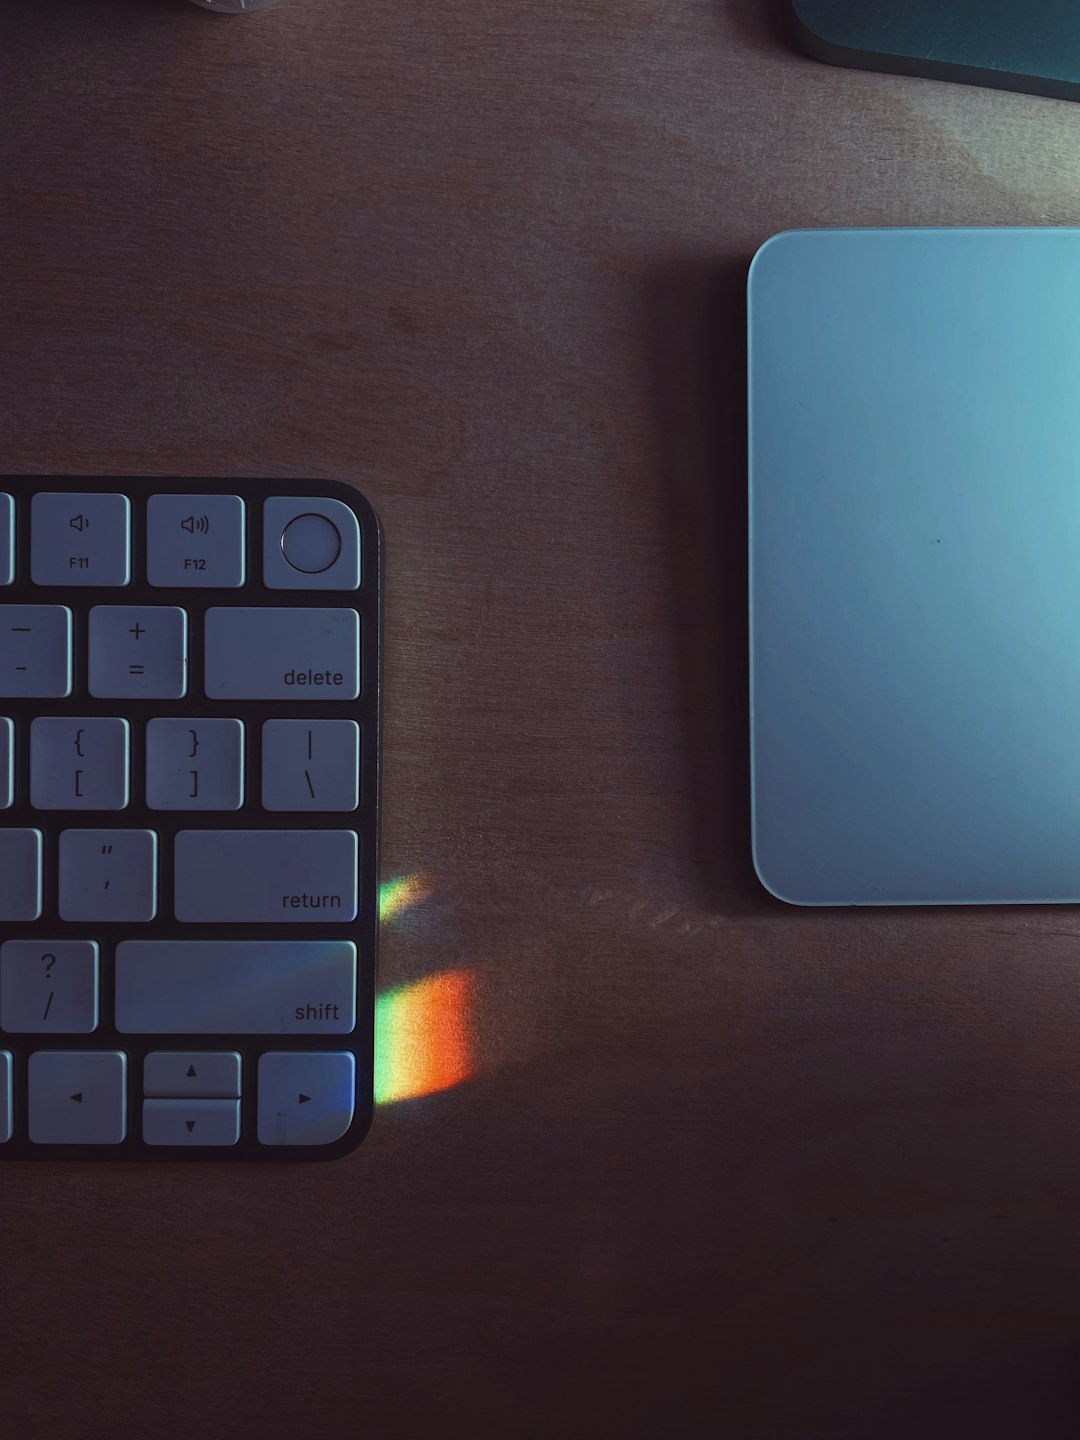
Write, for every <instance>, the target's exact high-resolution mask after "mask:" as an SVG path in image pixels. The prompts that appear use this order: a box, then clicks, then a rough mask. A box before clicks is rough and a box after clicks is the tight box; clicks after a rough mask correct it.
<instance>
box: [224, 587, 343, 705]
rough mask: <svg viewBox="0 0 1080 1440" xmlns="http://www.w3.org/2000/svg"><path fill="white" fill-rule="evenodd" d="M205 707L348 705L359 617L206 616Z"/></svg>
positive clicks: (249, 612)
mask: <svg viewBox="0 0 1080 1440" xmlns="http://www.w3.org/2000/svg"><path fill="white" fill-rule="evenodd" d="M206 693H207V695H208V696H209V697H210V699H211V700H355V699H357V697H358V696H359V694H360V616H359V615H358V614H357V612H356V611H355V610H312V609H298V610H277V609H245V608H235V609H224V608H214V609H210V610H208V611H207V612H206Z"/></svg>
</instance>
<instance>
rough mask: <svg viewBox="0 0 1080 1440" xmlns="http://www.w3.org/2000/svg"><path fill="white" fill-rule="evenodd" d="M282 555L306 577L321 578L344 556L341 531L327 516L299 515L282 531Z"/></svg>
mask: <svg viewBox="0 0 1080 1440" xmlns="http://www.w3.org/2000/svg"><path fill="white" fill-rule="evenodd" d="M281 553H282V554H283V555H284V556H285V559H286V560H287V561H288V562H289V564H290V565H291V566H292V567H293V569H294V570H300V571H302V572H303V573H304V574H305V575H321V574H322V572H323V571H324V570H329V569H330V566H331V565H333V564H334V563H335V561H336V560H337V558H338V556H339V555H340V554H341V531H340V530H339V529H338V528H337V526H336V525H335V524H334V522H333V521H332V520H328V519H327V518H326V516H325V515H298V516H297V517H296V519H295V520H290V521H289V523H288V525H286V526H285V529H284V530H283V531H282V535H281Z"/></svg>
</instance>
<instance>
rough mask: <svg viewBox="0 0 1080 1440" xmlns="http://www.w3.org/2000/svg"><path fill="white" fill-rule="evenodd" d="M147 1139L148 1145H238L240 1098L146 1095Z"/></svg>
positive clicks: (144, 1110)
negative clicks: (147, 1096) (152, 1096)
mask: <svg viewBox="0 0 1080 1440" xmlns="http://www.w3.org/2000/svg"><path fill="white" fill-rule="evenodd" d="M143 1139H144V1140H145V1141H146V1143H147V1145H235V1144H236V1142H237V1141H238V1140H239V1139H240V1101H239V1100H176V1099H161V1100H158V1099H156V1098H154V1099H146V1100H144V1101H143Z"/></svg>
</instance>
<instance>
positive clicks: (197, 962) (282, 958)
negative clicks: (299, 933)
mask: <svg viewBox="0 0 1080 1440" xmlns="http://www.w3.org/2000/svg"><path fill="white" fill-rule="evenodd" d="M355 1024H356V946H355V945H354V944H353V942H352V941H351V940H123V941H121V942H120V944H119V945H118V946H117V947H116V1028H117V1030H119V1031H120V1033H121V1034H124V1035H230V1034H235V1035H348V1034H350V1033H351V1032H352V1030H353V1028H354V1026H355Z"/></svg>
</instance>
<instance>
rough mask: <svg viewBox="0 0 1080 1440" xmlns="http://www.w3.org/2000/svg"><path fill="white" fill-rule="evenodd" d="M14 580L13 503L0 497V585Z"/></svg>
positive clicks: (5, 496)
mask: <svg viewBox="0 0 1080 1440" xmlns="http://www.w3.org/2000/svg"><path fill="white" fill-rule="evenodd" d="M14 579H15V501H14V500H13V499H12V498H11V496H10V495H0V585H10V584H12V582H13V581H14Z"/></svg>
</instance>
